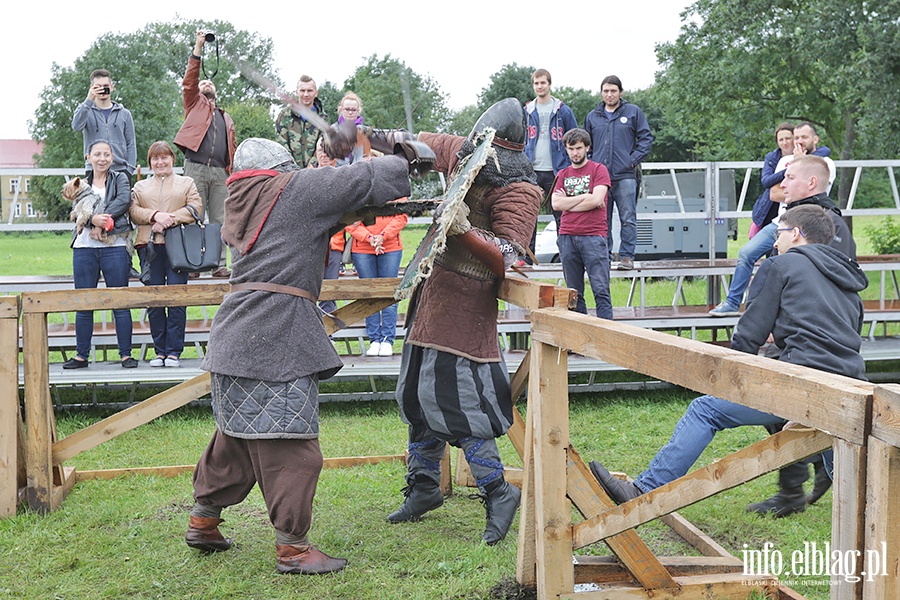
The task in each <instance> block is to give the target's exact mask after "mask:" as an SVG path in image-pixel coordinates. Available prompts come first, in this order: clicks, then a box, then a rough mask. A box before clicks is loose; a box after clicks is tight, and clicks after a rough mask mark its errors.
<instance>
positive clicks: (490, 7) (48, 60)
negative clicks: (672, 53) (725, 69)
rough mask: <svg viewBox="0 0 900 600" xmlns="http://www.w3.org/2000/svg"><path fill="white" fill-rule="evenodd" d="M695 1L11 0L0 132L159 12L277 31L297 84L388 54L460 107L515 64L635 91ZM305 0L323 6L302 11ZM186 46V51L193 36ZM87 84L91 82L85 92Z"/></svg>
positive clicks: (286, 77) (9, 135)
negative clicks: (58, 80)
mask: <svg viewBox="0 0 900 600" xmlns="http://www.w3.org/2000/svg"><path fill="white" fill-rule="evenodd" d="M689 4H690V3H689V2H688V1H687V0H631V1H630V2H617V3H612V2H610V3H605V2H604V3H600V2H583V3H582V2H563V3H560V4H553V3H550V4H541V3H537V4H530V3H522V2H508V1H505V0H501V1H499V2H498V1H496V0H495V1H494V2H488V1H485V0H477V1H476V0H457V1H456V2H453V3H434V2H430V1H428V0H420V1H418V2H411V1H409V0H391V1H388V2H377V1H372V0H368V1H367V2H360V1H358V0H343V1H342V2H339V3H338V4H334V5H332V4H330V3H328V2H308V3H303V2H297V3H285V2H271V3H266V4H254V3H253V2H252V1H251V2H247V1H246V0H244V1H241V2H237V1H234V0H220V1H218V2H210V3H198V2H185V1H184V0H181V1H179V2H175V1H172V0H158V1H156V2H137V3H130V4H129V3H126V4H122V3H113V4H109V3H107V4H101V5H95V4H93V3H84V2H77V3H72V2H67V3H64V4H62V3H59V4H55V6H53V7H52V8H51V7H50V6H49V5H47V4H45V3H42V2H35V1H33V0H31V1H29V0H13V2H10V3H8V4H7V6H6V7H5V8H4V9H3V17H4V18H3V21H4V23H5V24H6V27H4V30H3V34H2V35H0V56H3V59H2V69H3V78H2V81H3V82H4V87H5V92H6V93H5V94H4V99H3V101H2V110H0V139H22V138H27V137H29V136H28V123H27V122H28V121H29V120H30V119H33V118H34V110H35V108H36V107H37V105H38V103H39V102H40V93H41V90H43V88H44V87H45V86H46V85H47V83H48V82H49V80H50V68H51V65H52V64H53V63H57V64H58V65H60V66H62V67H71V66H72V65H73V64H74V62H75V59H76V58H78V57H79V56H81V55H82V54H84V53H85V51H86V50H87V49H88V48H89V47H90V45H91V42H92V41H93V40H94V39H96V38H97V37H98V36H99V35H100V34H102V33H106V32H108V31H112V32H113V33H130V32H134V31H138V30H140V29H142V28H143V27H144V26H145V25H146V24H147V23H149V22H156V21H176V20H178V19H181V20H193V19H209V20H216V19H218V20H223V21H229V22H231V23H232V24H233V25H234V26H235V27H236V28H237V29H245V30H247V31H251V32H258V33H259V34H260V35H262V36H266V37H271V38H272V40H273V42H274V47H275V57H274V58H275V67H276V69H277V70H278V74H279V76H280V77H281V79H282V80H283V81H285V83H286V85H287V87H288V88H289V89H293V87H294V86H295V84H296V81H297V78H298V77H299V76H300V75H301V74H303V73H308V74H309V75H311V76H312V77H313V78H314V79H316V80H317V81H319V82H322V81H324V80H328V81H331V82H333V83H335V84H336V85H337V86H338V87H340V86H341V85H342V84H343V81H344V79H346V78H347V77H349V76H350V75H351V74H352V72H353V71H354V70H355V69H356V68H357V67H359V66H360V65H362V64H364V62H365V58H367V57H368V56H371V55H372V54H377V55H378V56H380V57H384V56H386V55H388V54H390V55H391V56H392V57H394V58H397V59H399V60H401V61H403V62H404V63H406V65H407V66H408V67H410V68H412V69H413V70H414V71H416V72H417V73H419V74H421V75H428V76H430V77H431V78H433V79H434V80H435V81H436V82H437V84H438V85H439V86H440V88H441V90H442V91H443V92H444V94H446V96H447V105H448V106H449V107H450V108H452V109H458V108H461V107H463V106H466V105H469V104H474V103H475V102H476V101H477V97H478V94H479V93H480V92H481V90H482V89H484V88H485V87H486V86H487V85H488V84H489V83H490V76H491V75H492V74H493V73H496V72H497V71H499V70H500V68H501V67H503V66H504V65H506V64H510V63H516V64H518V65H527V66H534V67H536V68H540V67H543V68H545V69H547V70H549V71H550V73H551V75H552V77H553V85H554V86H571V87H574V88H584V89H588V90H592V91H594V92H598V91H599V88H600V81H601V80H602V79H603V77H605V76H606V75H610V74H616V75H618V76H619V77H620V78H621V79H622V83H623V85H624V87H625V92H626V96H627V92H628V90H629V89H639V88H644V87H647V86H648V85H650V84H651V83H652V82H653V79H654V74H655V73H656V71H657V70H658V69H659V65H658V64H657V63H656V54H655V53H654V45H655V44H657V43H659V42H666V41H673V40H675V39H676V37H677V36H678V32H679V29H680V27H681V19H680V16H679V14H680V13H681V12H682V11H683V10H684V9H685V8H686V7H687V6H688V5H689ZM304 7H314V8H312V11H311V12H310V13H309V14H304V13H303V8H304ZM342 16H343V18H344V19H345V22H343V23H342V20H341V19H342ZM341 38H344V39H346V41H343V42H342V41H341ZM184 51H185V60H186V58H187V55H188V53H189V52H190V46H189V45H188V44H185V48H184ZM103 66H104V65H97V67H98V68H100V67H103ZM86 90H87V82H85V94H86V93H87V91H86ZM363 101H365V98H363ZM74 109H75V107H74V106H73V107H72V110H73V111H74ZM173 135H174V133H173Z"/></svg>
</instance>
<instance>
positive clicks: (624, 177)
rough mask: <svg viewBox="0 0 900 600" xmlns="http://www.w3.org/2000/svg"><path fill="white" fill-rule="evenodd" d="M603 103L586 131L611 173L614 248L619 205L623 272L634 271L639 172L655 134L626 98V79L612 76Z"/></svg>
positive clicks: (595, 153) (609, 201) (610, 241)
mask: <svg viewBox="0 0 900 600" xmlns="http://www.w3.org/2000/svg"><path fill="white" fill-rule="evenodd" d="M600 93H601V94H602V95H603V102H602V103H601V104H599V105H598V106H597V108H595V109H594V110H592V111H591V112H590V113H588V116H587V117H586V118H585V120H584V128H585V129H586V130H587V132H588V133H590V134H591V140H592V144H591V156H590V159H591V160H592V161H594V162H598V163H601V164H603V165H605V166H606V168H607V169H608V170H609V176H610V179H611V180H612V188H611V189H610V193H609V197H608V199H607V202H606V217H607V219H606V220H607V223H609V232H608V234H607V239H608V244H607V247H608V248H609V250H610V252H612V248H613V239H612V230H613V228H612V209H613V205H614V204H615V206H616V209H617V210H618V211H619V222H620V223H621V225H622V233H621V236H622V240H621V244H620V245H619V270H622V271H629V270H631V269H633V268H634V251H635V246H636V245H637V170H638V165H639V164H641V162H642V161H643V160H644V159H645V158H647V155H648V154H650V148H651V146H652V145H653V134H652V133H651V132H650V125H649V124H648V123H647V118H646V117H645V116H644V113H643V112H642V111H641V109H640V108H638V107H637V106H635V105H634V104H630V103H629V102H628V101H626V100H624V99H623V98H622V80H620V79H619V78H618V77H616V76H615V75H610V76H608V77H606V78H605V79H604V80H603V83H602V84H601V87H600Z"/></svg>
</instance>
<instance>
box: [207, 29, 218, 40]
mask: <svg viewBox="0 0 900 600" xmlns="http://www.w3.org/2000/svg"><path fill="white" fill-rule="evenodd" d="M206 41H207V42H214V41H216V34H215V33H213V32H212V31H207V32H206Z"/></svg>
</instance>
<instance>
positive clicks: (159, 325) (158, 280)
mask: <svg viewBox="0 0 900 600" xmlns="http://www.w3.org/2000/svg"><path fill="white" fill-rule="evenodd" d="M155 248H156V256H155V257H154V258H153V261H152V262H151V263H150V285H184V284H186V283H187V282H188V274H187V272H184V273H178V272H176V271H173V270H172V268H171V267H170V266H169V259H168V255H167V254H166V246H165V245H164V244H157V245H156V247H155ZM142 250H143V248H142V249H140V250H138V252H141V251H142ZM167 311H168V313H167ZM147 321H149V323H150V335H152V336H153V349H154V350H156V355H157V356H159V357H166V356H176V357H180V356H181V353H182V352H183V351H184V326H185V322H186V321H187V310H186V309H185V307H183V306H170V307H168V308H164V307H163V308H148V309H147Z"/></svg>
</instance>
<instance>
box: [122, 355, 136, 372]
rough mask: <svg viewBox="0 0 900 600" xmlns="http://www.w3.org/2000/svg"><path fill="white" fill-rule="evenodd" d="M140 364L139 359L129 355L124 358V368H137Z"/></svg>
mask: <svg viewBox="0 0 900 600" xmlns="http://www.w3.org/2000/svg"><path fill="white" fill-rule="evenodd" d="M137 366H138V361H137V360H135V359H134V358H132V357H130V356H129V357H128V358H125V359H123V360H122V368H125V369H136V368H137Z"/></svg>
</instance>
